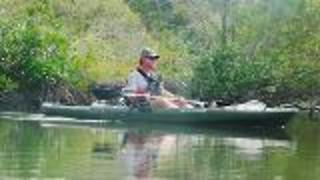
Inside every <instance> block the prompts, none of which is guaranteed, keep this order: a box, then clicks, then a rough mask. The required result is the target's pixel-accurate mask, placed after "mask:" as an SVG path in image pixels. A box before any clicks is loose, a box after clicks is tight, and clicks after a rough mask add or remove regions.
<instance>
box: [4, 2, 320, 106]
mask: <svg viewBox="0 0 320 180" xmlns="http://www.w3.org/2000/svg"><path fill="white" fill-rule="evenodd" d="M0 17H1V19H0V90H1V91H7V90H19V91H20V90H22V91H25V90H32V91H39V92H41V91H42V90H43V89H46V88H48V86H56V85H57V84H58V85H59V84H68V85H69V86H71V87H75V88H76V89H81V90H85V89H86V87H88V85H90V84H92V83H100V82H106V81H125V79H126V76H127V74H128V72H129V71H130V70H131V69H132V67H133V66H134V64H135V63H136V59H137V56H138V54H139V50H140V49H141V48H142V47H144V46H150V47H152V48H154V49H156V50H157V51H158V52H159V53H160V54H161V57H162V58H161V59H162V60H161V61H160V71H161V73H162V74H163V76H164V78H165V79H167V80H176V82H178V83H180V82H181V83H183V84H185V85H186V86H185V88H184V89H187V90H188V92H189V95H193V96H194V97H201V98H205V99H212V98H233V99H241V98H244V99H246V98H257V97H258V98H262V99H283V101H287V100H289V99H297V98H298V99H310V98H312V97H314V96H316V95H317V94H318V93H319V92H318V91H319V89H320V81H319V80H318V79H319V78H320V61H319V57H320V56H319V55H320V54H319V53H320V43H319V42H320V23H319V22H320V1H319V0H285V1H278V0H267V1H264V0H240V1H239V0H203V1H192V0H186V1H178V0H135V1H129V0H124V1H119V0H108V1H104V0H92V1H90V3H88V1H85V0H55V1H49V0H28V1H24V0H1V1H0ZM179 87H182V86H179Z"/></svg>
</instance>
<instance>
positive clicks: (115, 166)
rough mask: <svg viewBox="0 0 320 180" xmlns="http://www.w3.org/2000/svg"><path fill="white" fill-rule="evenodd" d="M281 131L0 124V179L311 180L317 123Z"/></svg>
mask: <svg viewBox="0 0 320 180" xmlns="http://www.w3.org/2000/svg"><path fill="white" fill-rule="evenodd" d="M286 131H287V130H271V131H270V129H268V130H266V129H253V130H252V129H251V130H250V129H244V130H239V129H222V128H218V129H214V128H212V127H211V128H205V127H199V128H195V127H188V126H167V125H154V126H149V125H141V124H140V125H137V126H134V125H132V124H130V125H123V124H122V125H119V124H107V125H106V124H103V125H102V124H100V125H88V124H85V125H83V124H81V123H80V124H70V123H68V124H64V123H52V122H50V123H45V122H44V121H42V122H37V121H33V122H20V121H3V120H2V121H1V120H0V179H32V178H33V179H45V178H49V179H50V178H51V179H54V178H56V179H57V178H60V179H115V180H117V179H119V180H122V179H177V180H182V179H183V180H185V179H192V180H194V179H241V180H242V179H243V180H251V179H252V180H253V179H262V180H264V179H265V180H269V179H283V180H286V179H287V180H289V179H290V180H299V179H304V180H308V179H317V177H319V176H320V169H319V168H320V143H319V142H320V141H319V140H320V125H319V124H318V123H305V122H303V123H301V124H296V125H294V128H290V129H289V132H290V134H291V138H288V136H282V135H284V134H286Z"/></svg>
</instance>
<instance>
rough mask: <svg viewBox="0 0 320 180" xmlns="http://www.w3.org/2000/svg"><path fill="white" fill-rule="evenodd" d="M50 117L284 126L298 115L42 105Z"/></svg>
mask: <svg viewBox="0 0 320 180" xmlns="http://www.w3.org/2000/svg"><path fill="white" fill-rule="evenodd" d="M42 112H43V113H44V114H46V115H48V116H63V117H72V118H77V119H99V120H121V121H127V122H148V123H152V122H156V123H195V124H215V125H217V124H222V125H223V124H226V125H231V124H232V125H240V126H242V125H254V126H260V125H270V126H281V125H285V124H286V123H288V121H289V120H290V119H291V118H292V117H293V116H294V115H295V114H296V111H293V110H269V111H236V110H224V109H159V110H152V111H150V112H141V111H137V110H130V109H129V108H128V107H124V106H109V105H103V106H65V105H52V104H49V105H48V104H47V105H46V104H45V105H42Z"/></svg>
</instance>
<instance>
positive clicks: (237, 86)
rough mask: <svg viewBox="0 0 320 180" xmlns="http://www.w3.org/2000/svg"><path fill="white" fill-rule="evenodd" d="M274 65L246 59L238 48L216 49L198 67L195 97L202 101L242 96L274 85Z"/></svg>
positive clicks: (202, 58) (265, 61)
mask: <svg viewBox="0 0 320 180" xmlns="http://www.w3.org/2000/svg"><path fill="white" fill-rule="evenodd" d="M272 65H273V64H272V63H271V62H269V61H267V60H258V59H256V60H251V59H247V58H246V56H245V54H244V53H243V52H241V51H240V48H239V47H234V46H233V47H231V46H230V47H225V48H224V49H217V50H215V51H212V52H211V53H208V54H207V55H205V56H202V57H201V60H200V61H199V64H198V65H197V66H196V67H195V72H194V78H193V94H196V95H197V96H200V97H202V98H219V97H241V96H242V95H245V94H247V93H248V92H249V91H250V90H258V89H259V88H264V87H266V86H268V85H270V83H271V82H272V78H273V77H272V75H273V70H272V69H273V68H272Z"/></svg>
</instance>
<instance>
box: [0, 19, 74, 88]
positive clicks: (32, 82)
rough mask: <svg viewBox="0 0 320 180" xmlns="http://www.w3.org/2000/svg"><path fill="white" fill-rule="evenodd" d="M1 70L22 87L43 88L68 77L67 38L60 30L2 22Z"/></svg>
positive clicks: (22, 23) (24, 22)
mask: <svg viewBox="0 0 320 180" xmlns="http://www.w3.org/2000/svg"><path fill="white" fill-rule="evenodd" d="M1 32H2V33H1V42H0V43H1V44H0V59H1V62H0V70H1V73H2V74H5V75H6V76H7V77H9V78H10V79H11V80H13V81H15V82H17V83H18V84H19V86H20V87H21V88H32V89H37V88H40V86H41V85H45V84H50V83H51V84H52V83H53V84H54V83H56V82H57V81H58V80H59V79H63V78H65V76H66V74H65V72H66V69H67V68H68V67H67V64H66V59H67V41H66V39H65V38H64V37H63V36H62V35H61V34H59V33H57V32H55V31H50V30H49V29H41V28H39V27H37V26H35V25H34V24H33V23H32V22H30V20H29V19H27V20H26V21H22V22H21V23H17V22H14V23H1Z"/></svg>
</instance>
